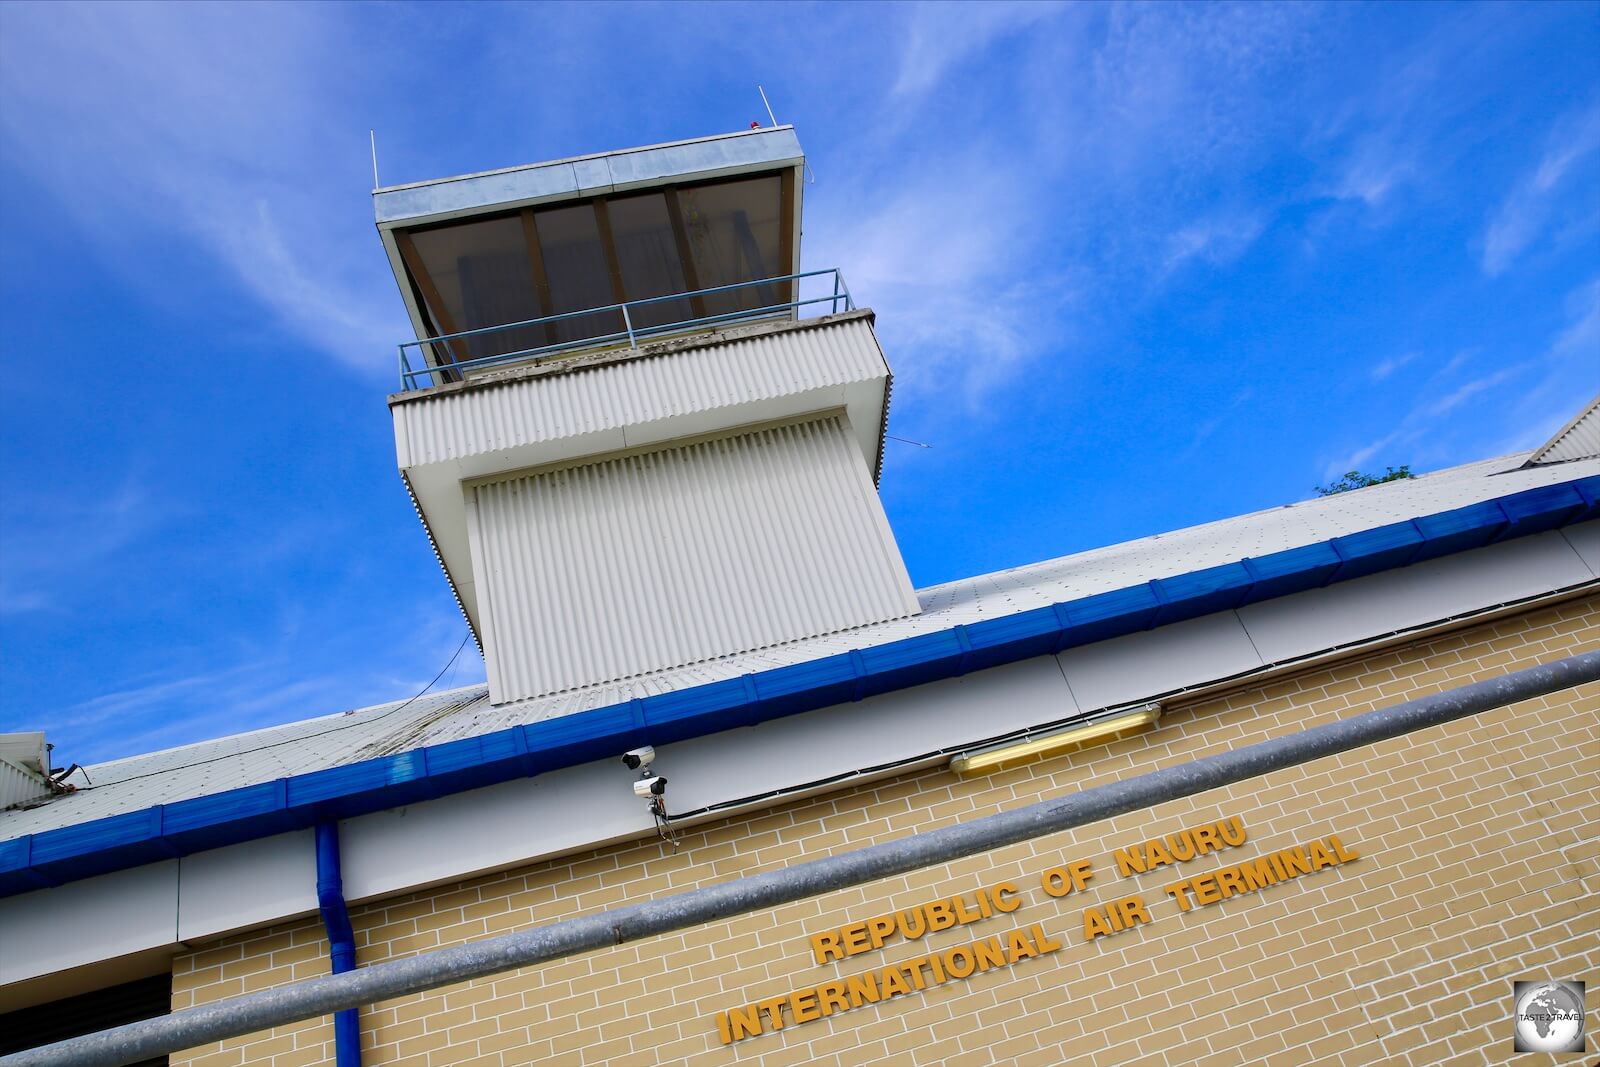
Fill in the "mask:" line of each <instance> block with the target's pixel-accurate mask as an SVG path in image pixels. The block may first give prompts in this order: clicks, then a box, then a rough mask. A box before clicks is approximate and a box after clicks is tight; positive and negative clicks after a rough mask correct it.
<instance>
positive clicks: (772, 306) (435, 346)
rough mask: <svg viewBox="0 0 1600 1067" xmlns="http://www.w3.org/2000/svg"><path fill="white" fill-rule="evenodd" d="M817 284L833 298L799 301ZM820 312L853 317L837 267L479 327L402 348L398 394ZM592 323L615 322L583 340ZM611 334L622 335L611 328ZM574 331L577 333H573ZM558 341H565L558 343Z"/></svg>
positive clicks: (817, 297)
mask: <svg viewBox="0 0 1600 1067" xmlns="http://www.w3.org/2000/svg"><path fill="white" fill-rule="evenodd" d="M819 278H820V279H831V281H832V288H831V290H828V289H826V288H824V289H823V292H822V295H820V296H805V295H803V294H802V285H803V283H806V282H811V283H812V284H811V285H809V286H806V288H810V289H813V290H814V289H818V288H823V287H824V286H825V285H826V283H825V282H815V281H813V279H819ZM758 287H759V288H760V289H765V290H767V291H766V292H763V293H760V295H759V298H758V305H757V306H755V307H741V308H736V309H734V310H731V311H722V312H717V313H715V314H707V313H705V306H706V298H707V297H713V298H716V297H723V298H724V299H726V295H727V294H732V293H735V292H741V291H743V290H750V289H758ZM780 287H782V288H780ZM774 290H776V292H774ZM775 295H787V296H788V297H790V299H788V300H775V299H773V297H774V296H775ZM673 304H680V305H684V306H685V307H686V308H687V309H688V310H690V311H691V312H694V313H693V314H691V315H690V316H688V317H684V318H680V317H673V316H672V314H671V312H672V309H671V305H673ZM818 305H827V310H825V311H824V312H822V314H838V313H840V312H842V311H854V310H855V302H854V301H853V300H852V299H851V298H850V290H849V289H848V288H847V287H846V286H845V284H844V277H843V276H842V275H841V274H840V273H839V269H838V268H837V267H834V268H831V269H829V270H813V271H806V272H805V273H802V274H786V275H784V276H782V277H777V278H759V279H756V280H754V281H748V282H736V283H734V284H733V285H718V286H714V287H712V288H710V289H695V290H693V291H690V292H684V293H670V294H668V295H666V296H652V297H646V298H644V299H642V300H628V301H624V302H623V303H620V304H606V305H605V306H603V307H595V308H586V309H584V310H583V311H568V312H564V313H562V314H559V315H545V316H543V317H542V318H537V319H526V320H524V321H522V322H508V323H506V324H504V325H502V326H485V327H482V328H481V329H476V330H462V331H461V332H459V333H448V334H441V335H440V336H438V337H427V338H423V339H422V340H418V341H406V342H403V343H402V344H401V345H400V346H399V348H400V389H401V391H402V392H406V391H409V390H412V389H425V388H427V387H428V386H430V385H437V384H439V383H441V382H450V381H459V380H460V379H461V378H462V377H463V376H465V374H466V373H467V372H468V371H472V370H477V369H481V368H484V367H493V366H496V365H499V364H503V363H520V362H525V361H531V360H539V359H548V358H550V357H551V356H556V355H562V354H565V353H570V352H573V351H577V350H580V349H591V348H605V347H609V346H615V347H622V346H626V347H628V348H637V347H639V343H640V342H641V341H648V340H653V339H660V338H664V337H668V336H674V335H679V334H686V333H692V332H694V331H696V330H702V329H706V328H707V327H711V326H719V325H723V324H726V323H732V322H742V321H745V320H749V319H763V318H772V317H775V316H778V315H780V314H785V313H790V314H792V315H793V316H794V317H796V318H798V317H799V316H800V312H801V309H802V308H814V307H816V306H818ZM662 309H665V310H667V311H668V317H667V318H666V319H665V320H664V321H654V320H657V319H659V313H660V310H662ZM595 316H606V317H614V322H613V323H611V324H608V326H607V328H603V329H601V330H599V331H597V332H589V331H588V330H586V329H585V328H583V327H582V326H581V325H580V324H579V320H582V319H585V318H589V319H591V320H592V319H593V318H594V317H595ZM602 321H604V320H602ZM613 326H620V327H621V328H620V329H615V328H611V327H613ZM573 327H577V329H576V330H575V331H574V329H573ZM563 334H565V335H567V336H561V335H563ZM530 335H542V336H543V339H544V341H545V343H544V344H535V345H531V346H529V345H525V344H522V343H521V342H522V341H524V340H526V339H528V337H529V336H530ZM506 343H509V344H510V346H511V347H510V349H509V350H508V351H503V352H491V353H488V354H485V355H481V356H478V355H472V352H473V351H474V350H475V349H477V348H482V347H485V346H487V347H497V346H498V345H500V344H506ZM462 350H465V352H466V353H467V356H466V358H462Z"/></svg>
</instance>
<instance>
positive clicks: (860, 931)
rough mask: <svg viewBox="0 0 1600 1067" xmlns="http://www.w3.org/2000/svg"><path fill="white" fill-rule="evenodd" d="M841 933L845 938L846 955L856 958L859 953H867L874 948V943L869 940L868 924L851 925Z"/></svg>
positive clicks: (842, 929)
mask: <svg viewBox="0 0 1600 1067" xmlns="http://www.w3.org/2000/svg"><path fill="white" fill-rule="evenodd" d="M839 933H840V935H841V936H843V938H844V954H845V955H846V956H854V955H856V954H857V953H858V952H865V951H867V950H868V949H869V948H871V947H872V942H871V941H869V940H868V939H867V924H866V923H851V924H850V925H849V926H845V927H842V928H841V929H840V930H839Z"/></svg>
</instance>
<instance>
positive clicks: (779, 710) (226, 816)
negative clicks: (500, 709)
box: [0, 475, 1600, 896]
mask: <svg viewBox="0 0 1600 1067" xmlns="http://www.w3.org/2000/svg"><path fill="white" fill-rule="evenodd" d="M1592 518H1600V475H1595V476H1590V477H1586V478H1580V479H1576V480H1573V481H1570V482H1564V483H1561V484H1558V485H1552V486H1546V487H1543V488H1540V489H1530V490H1527V491H1524V492H1520V493H1513V494H1510V495H1507V496H1504V497H1500V498H1498V499H1496V500H1490V501H1485V502H1484V503H1481V504H1473V505H1470V506H1468V507H1464V508H1456V509H1454V510H1451V511H1445V512H1440V513H1438V514H1435V515H1425V516H1423V517H1421V518H1418V519H1415V520H1413V521H1411V522H1401V523H1394V524H1391V525H1388V526H1380V527H1377V528H1375V529H1372V530H1364V531H1362V532H1360V533H1355V534H1347V535H1344V536H1342V537H1335V538H1333V539H1332V540H1330V541H1324V542H1319V543H1317V544H1313V545H1306V546H1304V547H1301V548H1293V549H1289V550H1287V551H1284V552H1273V553H1270V554H1268V555H1264V556H1256V557H1252V558H1249V559H1243V560H1240V561H1238V562H1236V563H1229V564H1224V565H1223V566H1220V567H1207V568H1205V569H1203V570H1198V571H1193V572H1191V573H1188V574H1182V575H1177V576H1174V577H1171V578H1161V579H1157V580H1155V581H1152V582H1144V583H1141V584H1139V585H1135V586H1130V587H1128V588H1125V589H1115V590H1111V591H1109V592H1105V593H1097V594H1095V595H1093V596H1088V597H1083V598H1080V599H1078V600H1073V601H1068V602H1065V603H1060V604H1055V605H1052V606H1050V607H1045V608H1037V609H1034V610H1031V611H1025V612H1021V613H1019V614H1016V615H1009V616H1006V617H1003V618H998V619H984V620H981V621H979V622H974V623H967V624H963V625H958V626H954V627H952V628H950V629H948V630H941V631H938V632H936V633H930V634H922V635H919V636H917V637H909V638H906V639H904V640H901V641H893V642H890V643H888V644H885V645H877V646H874V647H871V648H864V649H859V650H852V651H850V652H847V653H841V654H839V655H834V656H826V657H823V658H821V659H817V660H812V661H810V662H807V663H799V664H794V665H792V666H788V667H779V668H776V669H774V670H769V671H762V672H760V673H758V674H748V675H745V676H743V677H741V678H735V679H731V680H728V681H721V682H713V683H710V684H708V685H702V686H697V687H695V688H693V689H684V690H679V691H678V692H674V693H663V694H658V695H655V696H649V697H644V698H641V699H637V700H630V701H627V702H626V703H623V704H618V705H613V706H610V707H604V708H595V709H593V710H590V711H582V712H578V713H576V714H572V715H566V716H562V717H560V718H555V719H547V720H545V721H543V722H535V723H527V724H525V725H522V726H515V727H511V728H510V729H506V730H500V731H497V732H495V733H491V734H485V735H482V736H480V737H473V738H466V739H464V740H460V741H449V742H445V743H443V744H439V745H433V746H429V747H427V748H418V749H413V750H411V751H409V752H401V753H396V754H394V755H388V756H381V757H378V758H376V759H370V760H364V761H362V762H360V763H353V764H348V765H346V766H342V767H331V768H328V769H327V770H322V771H314V772H312V773H310V774H303V775H297V776H295V777H293V778H281V779H278V780H277V781H273V782H264V783H262V784H260V785H252V786H245V787H243V788H240V789H230V790H228V791H226V792H223V793H216V794H212V795H210V796H205V797H197V798H194V799H192V800H182V801H176V802H174V803H171V804H165V805H158V806H156V807H152V808H147V809H145V810H143V811H135V812H129V813H126V814H123V815H116V816H112V817H110V818H106V819H97V820H95V821H93V822H87V823H82V824H80V825H77V826H68V827H63V828H61V829H58V830H47V831H44V832H42V833H38V834H33V835H30V836H27V837H19V838H13V839H11V840H7V841H0V896H9V895H12V894H15V893H23V892H27V891H28V890H32V889H39V888H43V887H47V886H52V885H59V884H61V883H62V882H68V881H73V880H75V879H79V878H87V877H90V876H92V875H96V874H103V873H105V872H107V871H112V870H118V869H121V868H125V867H134V866H139V865H141V864H145V863H151V862H154V861H157V860H161V859H167V858H170V857H172V856H181V855H186V854H188V853H191V852H198V851H202V850H204V849H209V848H217V847H219V846H222V845H229V844H235V843H238V842H240V841H247V840H250V839H252V838H256V837H264V836H267V835H270V834H275V833H281V832H283V831H285V830H291V829H296V828H300V827H305V826H310V825H312V824H314V823H315V822H317V821H318V820H320V819H328V818H348V817H350V816H352V815H360V814H365V813H367V812H372V811H381V810H383V809H385V808H393V807H398V806H400V805H403V804H409V803H414V802H416V801H419V800H426V799H429V798H433V797H440V796H445V795H448V794H451V793H457V792H462V791H465V790H468V789H476V788H479V787H481V786H486V785H493V784H496V783H498V782H505V781H509V780H511V779H514V778H522V777H527V776H530V775H535V774H539V773H541V772H544V771H549V770H555V769H558V768H561V767H570V766H574V765H576V764H580V763H587V762H589V761H591V760H597V759H610V758H611V757H613V756H615V755H616V754H617V753H619V752H624V751H626V750H627V749H630V748H635V747H638V746H639V745H644V744H656V745H660V744H667V743H669V742H672V741H680V740H684V739H686V738H690V737H697V736H701V735H704V734H708V733H714V732H717V731H720V730H726V729H729V728H731V727H735V726H742V725H750V724H754V723H758V722H762V721H764V720H767V719H772V718H777V717H779V716H783V715H792V714H795V713H797V712H802V711H810V710H812V709H815V708H822V707H828V706H831V705H834V704H840V703H845V702H848V701H853V700H860V699H862V698H863V697H866V696H871V695H873V694H875V693H884V692H889V691H891V690H895V689H903V688H907V687H910V686H914V685H920V684H922V683H924V682H931V681H936V680H938V679H941V678H951V677H956V676H959V675H962V674H966V673H969V672H971V671H976V670H982V669H984V668H986V667H993V666H997V665H999V664H1002V663H1011V662H1014V661H1017V660H1021V659H1028V658H1031V657H1033V656H1041V655H1048V654H1050V653H1053V652H1059V651H1062V650H1063V649H1066V648H1072V647H1075V646H1078V645H1086V644H1091V643H1093V642H1096V641H1103V640H1106V639H1108V638H1112V637H1120V636H1122V635H1124V634H1130V633H1136V632H1138V631H1140V630H1148V629H1151V628H1152V627H1155V626H1160V625H1164V624H1166V623H1170V622H1178V621H1180V620H1183V619H1190V618H1195V617H1196V616H1200V615H1207V614H1210V613H1212V612H1215V611H1223V610H1226V609H1228V608H1233V607H1239V606H1241V605H1243V604H1250V603H1255V602H1257V601H1260V600H1266V599H1270V598H1273V597H1279V596H1285V595H1288V594H1290V593H1298V592H1302V591H1304V590H1307V589H1314V588H1318V587H1320V586H1323V585H1327V584H1330V583H1333V582H1341V581H1347V580H1349V579H1351V578H1356V577H1360V576H1362V575H1366V574H1374V573H1377V572H1379V571H1384V570H1389V569H1392V568H1395V567H1401V566H1405V565H1406V564H1408V563H1414V562H1418V561H1420V560H1425V559H1434V558H1437V557H1438V556H1443V555H1448V554H1451V553H1455V552H1462V551H1465V550H1467V549H1470V548H1478V547H1481V546H1483V545H1486V544H1489V543H1491V542H1493V541H1497V540H1507V539H1509V538H1514V537H1525V536H1528V535H1529V534H1534V533H1540V532H1543V531H1546V530H1552V529H1556V528H1558V527H1561V526H1564V525H1567V524H1570V523H1573V522H1580V521H1583V520H1585V519H1592Z"/></svg>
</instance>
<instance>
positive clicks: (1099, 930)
mask: <svg viewBox="0 0 1600 1067" xmlns="http://www.w3.org/2000/svg"><path fill="white" fill-rule="evenodd" d="M1110 933H1112V927H1111V923H1110V922H1109V921H1108V920H1107V919H1106V917H1105V916H1104V915H1102V914H1101V913H1100V909H1099V908H1087V909H1085V911H1084V913H1083V939H1084V940H1085V941H1093V940H1094V939H1095V938H1097V937H1105V936H1106V935H1107V934H1110Z"/></svg>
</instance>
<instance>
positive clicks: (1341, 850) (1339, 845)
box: [1328, 834, 1361, 863]
mask: <svg viewBox="0 0 1600 1067" xmlns="http://www.w3.org/2000/svg"><path fill="white" fill-rule="evenodd" d="M1328 843H1329V844H1330V845H1332V846H1333V854H1334V855H1335V856H1338V857H1339V862H1340V863H1349V862H1350V861H1351V860H1358V859H1360V858H1361V853H1359V852H1357V851H1356V850H1355V849H1353V848H1345V847H1344V842H1343V841H1340V840H1339V837H1338V835H1337V834H1336V835H1334V836H1333V837H1330V838H1328Z"/></svg>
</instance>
